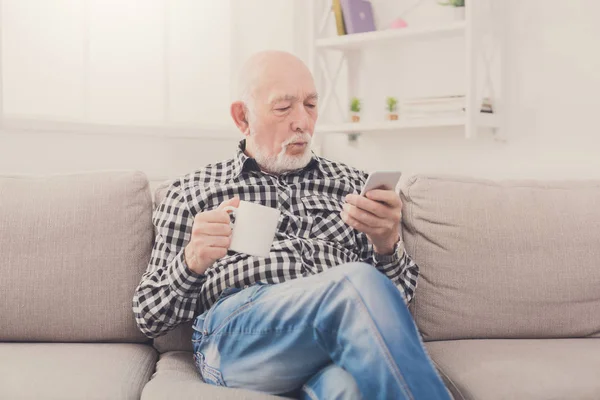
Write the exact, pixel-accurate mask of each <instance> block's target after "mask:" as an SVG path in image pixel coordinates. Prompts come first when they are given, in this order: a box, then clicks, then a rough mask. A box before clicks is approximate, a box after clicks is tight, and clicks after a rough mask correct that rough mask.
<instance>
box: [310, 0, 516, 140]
mask: <svg viewBox="0 0 600 400" xmlns="http://www.w3.org/2000/svg"><path fill="white" fill-rule="evenodd" d="M503 3H505V1H504V0H476V1H469V2H468V4H467V7H466V9H465V11H466V16H465V20H463V21H454V22H450V23H447V24H444V25H440V26H431V27H414V28H413V27H406V28H403V29H390V30H380V31H375V32H366V33H359V34H349V35H343V36H328V37H327V36H325V33H324V32H325V31H326V28H328V27H329V28H330V26H328V24H335V16H334V15H333V11H332V9H331V0H311V11H310V12H311V14H312V20H311V22H312V23H311V26H310V29H309V31H310V33H311V35H312V37H311V40H312V43H313V46H312V52H311V54H310V56H311V57H310V58H311V60H310V63H311V68H312V70H313V73H314V74H315V75H316V76H317V77H318V79H317V84H318V86H319V91H320V93H321V94H322V97H321V98H322V100H321V105H320V109H321V110H322V111H324V110H327V109H328V108H329V107H330V106H331V105H332V104H334V105H336V106H337V111H338V113H337V115H338V118H334V119H332V120H329V121H322V122H321V123H319V124H318V125H317V127H316V132H317V133H323V134H329V133H346V134H348V135H349V137H350V138H351V139H355V138H356V137H358V135H359V134H367V133H371V132H401V131H402V130H406V129H411V130H414V129H418V128H444V127H464V132H465V137H466V138H473V137H476V136H477V135H478V133H480V132H481V131H483V130H488V131H490V132H492V134H494V135H495V137H496V138H497V139H498V140H505V139H504V136H503V133H504V132H503V130H502V127H503V125H504V121H503V113H502V109H503V105H502V91H501V90H500V89H501V84H502V82H504V81H506V80H505V79H503V76H502V75H503V69H502V60H503V59H504V53H505V48H504V45H505V42H506V41H505V40H504V29H505V28H504V24H502V21H503V20H504V18H502V16H503V15H504V4H503ZM317 21H318V23H317ZM449 37H456V40H463V41H464V45H465V55H466V60H465V73H466V87H465V93H464V95H465V99H466V112H465V113H463V114H460V115H457V116H451V117H440V118H438V117H431V118H410V119H409V118H403V117H402V113H400V119H399V120H397V121H384V120H382V121H380V122H378V121H364V122H358V123H352V122H347V121H349V116H348V106H347V105H348V104H349V99H345V98H344V99H340V96H339V94H338V93H337V92H336V88H337V86H336V85H337V83H338V78H339V76H340V73H341V71H342V68H343V67H344V66H346V69H347V73H348V86H349V89H350V90H349V91H348V92H349V93H350V92H353V90H354V89H353V88H352V86H353V82H355V81H356V79H358V74H359V72H360V71H356V70H353V66H354V65H356V64H355V63H353V59H354V58H355V57H356V56H357V54H358V53H360V52H362V51H364V50H366V49H367V48H368V49H372V48H373V47H376V46H381V45H386V46H389V45H390V44H391V45H394V44H395V43H398V44H401V43H406V42H407V41H410V42H416V41H431V40H437V39H441V38H449ZM328 52H338V54H340V55H341V57H340V58H339V61H338V62H337V65H331V64H332V63H330V62H329V61H328V59H329V57H327V56H326V55H327V54H328ZM484 97H491V98H492V101H493V107H494V113H493V114H486V113H482V112H480V109H481V104H482V101H483V99H484Z"/></svg>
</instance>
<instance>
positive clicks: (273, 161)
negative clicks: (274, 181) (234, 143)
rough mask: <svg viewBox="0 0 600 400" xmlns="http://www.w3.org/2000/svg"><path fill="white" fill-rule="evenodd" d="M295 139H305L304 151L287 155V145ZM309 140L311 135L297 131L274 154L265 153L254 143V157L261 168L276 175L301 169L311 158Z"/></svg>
mask: <svg viewBox="0 0 600 400" xmlns="http://www.w3.org/2000/svg"><path fill="white" fill-rule="evenodd" d="M253 135H254V133H251V136H253ZM296 141H306V143H307V145H306V149H304V153H302V154H299V155H295V156H289V155H287V154H286V149H287V146H288V145H289V144H290V143H292V142H296ZM311 141H312V137H311V136H310V135H309V134H308V133H297V134H295V135H294V136H293V137H291V138H290V139H288V140H286V141H285V142H284V143H283V144H282V145H281V151H280V152H279V154H277V155H276V156H269V155H267V154H266V153H265V152H263V151H262V149H261V148H260V146H258V145H257V144H256V143H255V147H254V159H255V160H256V162H257V163H258V165H259V166H260V167H261V168H262V169H263V170H265V171H267V172H270V173H272V174H276V175H279V174H282V173H285V172H289V171H295V170H298V169H302V168H304V167H306V166H307V165H308V163H309V162H310V160H311V158H312V152H311V151H310V145H311Z"/></svg>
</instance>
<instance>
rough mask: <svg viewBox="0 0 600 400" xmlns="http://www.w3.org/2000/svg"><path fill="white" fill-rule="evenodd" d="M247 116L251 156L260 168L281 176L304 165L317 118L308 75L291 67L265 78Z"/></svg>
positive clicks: (311, 81) (309, 155)
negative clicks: (251, 144)
mask: <svg viewBox="0 0 600 400" xmlns="http://www.w3.org/2000/svg"><path fill="white" fill-rule="evenodd" d="M248 117H249V118H248V123H249V130H250V139H251V140H252V141H253V150H254V153H255V154H253V156H254V158H255V159H256V160H257V162H258V163H259V165H261V167H264V168H265V169H266V170H268V171H270V172H274V173H281V172H285V171H289V170H294V169H299V168H302V167H304V166H306V164H308V162H309V161H310V159H311V151H310V142H311V139H312V136H313V133H314V127H315V123H316V121H317V117H318V110H317V93H316V90H315V86H314V81H313V79H312V76H311V74H310V72H309V71H308V70H307V69H305V68H297V69H296V71H294V69H293V68H290V69H288V70H284V71H279V72H278V73H277V74H272V75H270V76H265V77H264V78H263V80H262V82H261V84H260V85H258V86H257V88H256V91H255V97H254V99H253V104H252V106H251V109H250V110H249V115H248Z"/></svg>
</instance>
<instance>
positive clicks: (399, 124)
mask: <svg viewBox="0 0 600 400" xmlns="http://www.w3.org/2000/svg"><path fill="white" fill-rule="evenodd" d="M465 122H466V117H465V116H456V117H446V118H406V119H399V120H398V121H382V122H348V123H343V124H331V125H321V126H319V125H317V127H316V129H315V132H316V133H367V132H385V131H397V130H402V129H415V128H438V127H451V126H464V125H465Z"/></svg>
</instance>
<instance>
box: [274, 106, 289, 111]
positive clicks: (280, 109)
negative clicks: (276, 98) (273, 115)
mask: <svg viewBox="0 0 600 400" xmlns="http://www.w3.org/2000/svg"><path fill="white" fill-rule="evenodd" d="M289 109H290V108H289V107H282V108H277V109H276V110H277V111H287V110H289Z"/></svg>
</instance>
